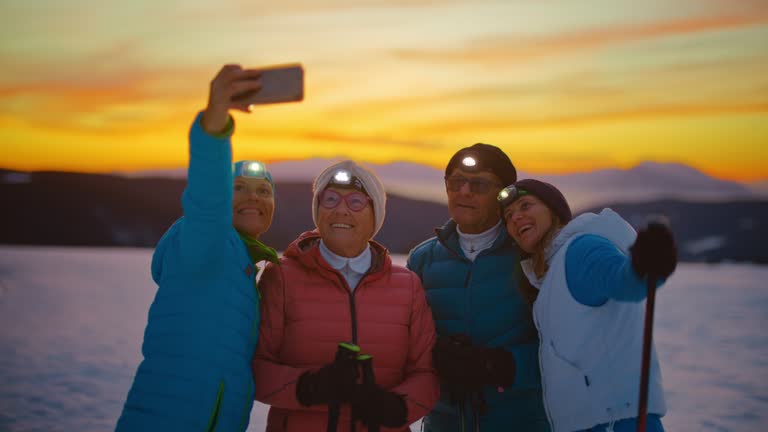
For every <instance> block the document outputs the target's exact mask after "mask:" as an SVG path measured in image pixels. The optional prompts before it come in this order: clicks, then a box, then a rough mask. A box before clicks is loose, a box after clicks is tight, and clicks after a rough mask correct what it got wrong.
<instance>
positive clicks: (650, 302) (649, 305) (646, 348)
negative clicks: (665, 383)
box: [637, 274, 656, 432]
mask: <svg viewBox="0 0 768 432" xmlns="http://www.w3.org/2000/svg"><path fill="white" fill-rule="evenodd" d="M655 303H656V276H654V275H650V274H649V275H648V299H647V300H646V303H645V330H644V331H643V364H642V369H641V371H640V402H639V404H638V405H639V409H638V413H637V432H645V425H646V418H647V417H648V378H649V375H650V371H651V347H652V345H651V339H652V338H653V308H654V304H655Z"/></svg>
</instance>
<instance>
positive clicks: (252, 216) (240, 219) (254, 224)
mask: <svg viewBox="0 0 768 432" xmlns="http://www.w3.org/2000/svg"><path fill="white" fill-rule="evenodd" d="M274 213H275V196H274V194H273V190H272V185H271V184H270V183H269V181H267V180H266V179H257V178H248V177H236V178H235V184H234V191H233V194H232V225H233V226H234V227H235V229H237V230H238V231H240V232H243V233H245V234H248V235H249V236H251V237H254V238H258V237H259V236H260V235H261V234H263V233H264V232H266V231H267V230H268V229H269V226H270V225H271V224H272V215H273V214H274Z"/></svg>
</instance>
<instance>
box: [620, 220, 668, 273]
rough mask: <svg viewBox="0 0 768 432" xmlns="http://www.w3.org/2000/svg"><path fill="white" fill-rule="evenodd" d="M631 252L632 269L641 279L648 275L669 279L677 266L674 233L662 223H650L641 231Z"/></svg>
mask: <svg viewBox="0 0 768 432" xmlns="http://www.w3.org/2000/svg"><path fill="white" fill-rule="evenodd" d="M630 252H631V253H632V268H633V269H634V270H635V273H636V274H637V275H638V276H640V277H641V278H642V277H645V276H646V275H648V274H651V275H653V276H655V277H661V278H667V277H669V275H671V274H672V272H673V271H675V267H676V266H677V248H676V247H675V239H674V238H673V237H672V231H670V230H669V228H667V226H666V225H662V224H660V223H650V224H648V226H647V227H645V228H643V229H641V230H640V232H638V233H637V240H635V244H633V245H632V247H631V248H630Z"/></svg>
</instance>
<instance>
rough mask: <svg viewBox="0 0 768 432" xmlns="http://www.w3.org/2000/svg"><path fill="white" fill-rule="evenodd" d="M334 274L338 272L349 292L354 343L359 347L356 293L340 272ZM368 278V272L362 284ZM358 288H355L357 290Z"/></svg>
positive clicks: (340, 280) (342, 283)
mask: <svg viewBox="0 0 768 432" xmlns="http://www.w3.org/2000/svg"><path fill="white" fill-rule="evenodd" d="M334 272H336V276H338V278H339V282H341V285H342V286H343V287H344V288H345V289H346V290H347V297H348V298H349V315H350V320H351V321H352V323H351V324H352V343H353V344H355V345H357V308H356V307H355V291H353V290H352V289H351V288H350V287H349V284H348V283H347V280H346V279H344V276H342V275H341V273H339V272H338V270H334ZM366 276H368V272H365V274H364V275H363V277H362V278H360V282H362V281H363V279H365V277H366ZM360 282H358V283H357V287H359V286H360ZM357 287H355V290H356V289H357Z"/></svg>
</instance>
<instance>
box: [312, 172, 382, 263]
mask: <svg viewBox="0 0 768 432" xmlns="http://www.w3.org/2000/svg"><path fill="white" fill-rule="evenodd" d="M326 190H332V191H334V192H336V193H338V194H339V195H341V196H344V195H347V194H350V193H355V191H353V190H350V189H344V188H339V187H335V186H331V187H328V188H326ZM374 224H375V218H374V214H373V206H372V205H371V203H370V202H368V203H367V205H366V206H365V207H364V208H363V209H362V210H360V211H352V210H350V209H349V207H348V206H347V202H346V200H344V199H341V200H340V201H339V204H338V205H337V206H336V207H334V208H332V209H329V208H326V207H323V206H322V205H318V209H317V230H318V231H319V232H320V237H321V238H322V239H323V243H325V245H326V246H327V247H328V249H330V250H331V252H333V253H335V254H336V255H340V256H343V257H348V258H352V257H356V256H358V255H360V254H361V253H362V252H363V250H365V247H366V246H367V245H368V240H370V239H371V238H372V237H373V230H374Z"/></svg>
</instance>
